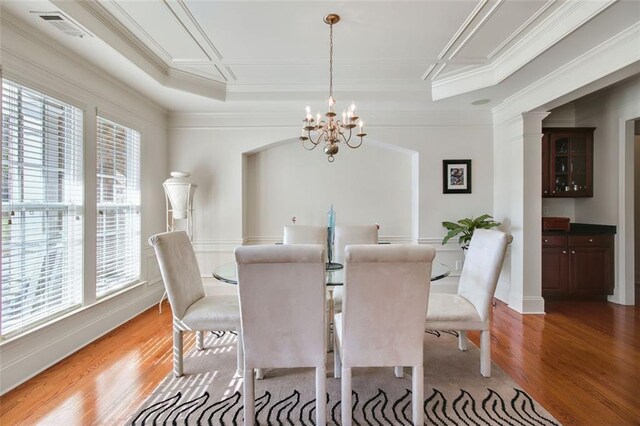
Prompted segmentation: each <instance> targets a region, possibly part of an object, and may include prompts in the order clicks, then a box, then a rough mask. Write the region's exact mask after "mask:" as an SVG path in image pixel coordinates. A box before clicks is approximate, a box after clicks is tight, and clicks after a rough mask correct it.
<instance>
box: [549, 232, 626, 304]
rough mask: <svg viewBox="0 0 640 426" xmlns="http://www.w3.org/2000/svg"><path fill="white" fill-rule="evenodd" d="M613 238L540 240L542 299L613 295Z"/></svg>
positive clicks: (567, 237) (608, 236) (579, 237)
mask: <svg viewBox="0 0 640 426" xmlns="http://www.w3.org/2000/svg"><path fill="white" fill-rule="evenodd" d="M613 253H614V252H613V235H569V236H545V235H543V237H542V295H543V296H576V297H594V298H602V297H604V296H605V295H607V294H613V286H614V282H613Z"/></svg>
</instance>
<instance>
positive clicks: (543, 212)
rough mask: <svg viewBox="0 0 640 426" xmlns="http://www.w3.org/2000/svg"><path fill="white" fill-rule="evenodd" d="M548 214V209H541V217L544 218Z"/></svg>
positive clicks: (545, 207)
mask: <svg viewBox="0 0 640 426" xmlns="http://www.w3.org/2000/svg"><path fill="white" fill-rule="evenodd" d="M548 214H549V207H547V206H544V207H543V208H542V215H543V216H546V215H548Z"/></svg>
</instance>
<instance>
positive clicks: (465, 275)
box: [425, 229, 512, 377]
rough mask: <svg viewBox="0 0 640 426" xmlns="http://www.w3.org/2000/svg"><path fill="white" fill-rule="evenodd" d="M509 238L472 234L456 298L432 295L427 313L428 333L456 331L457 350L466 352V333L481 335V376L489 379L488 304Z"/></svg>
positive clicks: (483, 231) (488, 232) (484, 232)
mask: <svg viewBox="0 0 640 426" xmlns="http://www.w3.org/2000/svg"><path fill="white" fill-rule="evenodd" d="M511 240H512V237H511V235H507V234H505V233H503V232H500V231H497V230H490V229H478V230H476V231H475V232H474V234H473V238H472V239H471V243H470V244H469V249H468V250H467V255H466V257H465V261H464V266H463V268H462V273H461V274H460V282H459V284H458V293H457V294H444V293H434V294H432V295H431V298H430V299H429V308H428V309H427V321H426V323H425V324H426V325H425V328H426V329H427V330H457V331H458V333H459V337H458V339H459V340H458V347H459V348H460V350H463V351H464V350H466V349H467V343H468V342H467V331H468V330H479V331H480V374H482V375H483V376H485V377H490V376H491V334H490V333H491V332H490V326H491V324H490V315H489V309H490V307H491V300H492V299H493V295H494V293H495V291H496V285H497V283H498V278H499V277H500V271H501V270H502V262H503V261H504V255H505V252H506V249H507V244H509V243H510V242H511Z"/></svg>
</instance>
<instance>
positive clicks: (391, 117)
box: [168, 105, 493, 139]
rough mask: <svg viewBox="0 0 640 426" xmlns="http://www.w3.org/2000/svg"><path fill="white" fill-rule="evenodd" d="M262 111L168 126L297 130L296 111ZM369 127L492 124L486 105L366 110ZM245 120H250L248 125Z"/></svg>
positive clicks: (191, 118) (186, 119)
mask: <svg viewBox="0 0 640 426" xmlns="http://www.w3.org/2000/svg"><path fill="white" fill-rule="evenodd" d="M268 108H269V107H268V105H266V106H265V110H264V111H248V112H241V111H237V112H195V113H181V112H172V113H170V114H169V123H168V128H169V129H213V128H228V129H231V128H245V129H246V128H249V127H260V128H286V127H290V128H291V129H292V133H291V138H292V139H296V138H297V135H298V134H299V127H300V120H299V119H300V113H299V111H278V112H274V111H269V110H268ZM366 116H367V121H368V122H370V123H376V124H371V125H370V126H369V127H370V128H389V127H403V128H407V127H415V128H418V127H427V128H429V127H468V126H472V127H492V126H493V124H492V113H491V110H489V109H481V110H477V109H476V110H471V109H470V110H461V109H455V110H419V111H403V110H394V111H391V112H390V111H388V110H371V109H368V110H367V112H366ZM247 123H251V126H248V125H247Z"/></svg>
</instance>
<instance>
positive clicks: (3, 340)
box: [0, 281, 147, 349]
mask: <svg viewBox="0 0 640 426" xmlns="http://www.w3.org/2000/svg"><path fill="white" fill-rule="evenodd" d="M146 284H147V281H138V282H137V283H135V284H133V285H130V286H128V287H125V288H122V289H120V290H118V291H115V292H113V293H110V294H108V295H106V296H104V297H102V298H100V299H98V300H96V301H95V302H93V303H92V304H90V305H86V306H80V307H78V308H75V309H72V310H70V311H68V312H66V313H64V314H63V315H60V316H58V317H55V318H53V319H50V320H48V321H45V322H43V323H41V324H38V325H37V326H35V327H33V328H30V329H28V330H25V331H19V332H17V333H16V334H9V335H8V336H2V337H0V349H1V348H2V347H3V346H4V345H6V344H9V343H13V342H16V341H18V340H22V339H26V338H29V337H30V336H31V335H33V334H36V333H38V332H40V331H43V330H46V329H47V328H49V327H51V326H52V325H54V324H56V323H58V322H60V321H63V320H65V319H68V318H71V317H73V316H75V315H78V314H80V313H82V312H84V311H86V310H87V309H92V308H95V307H96V306H99V305H101V304H102V303H105V302H108V301H109V300H111V299H114V298H116V297H118V296H120V295H122V294H125V293H128V292H130V291H133V290H134V289H137V288H140V287H144V286H145V285H146Z"/></svg>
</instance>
